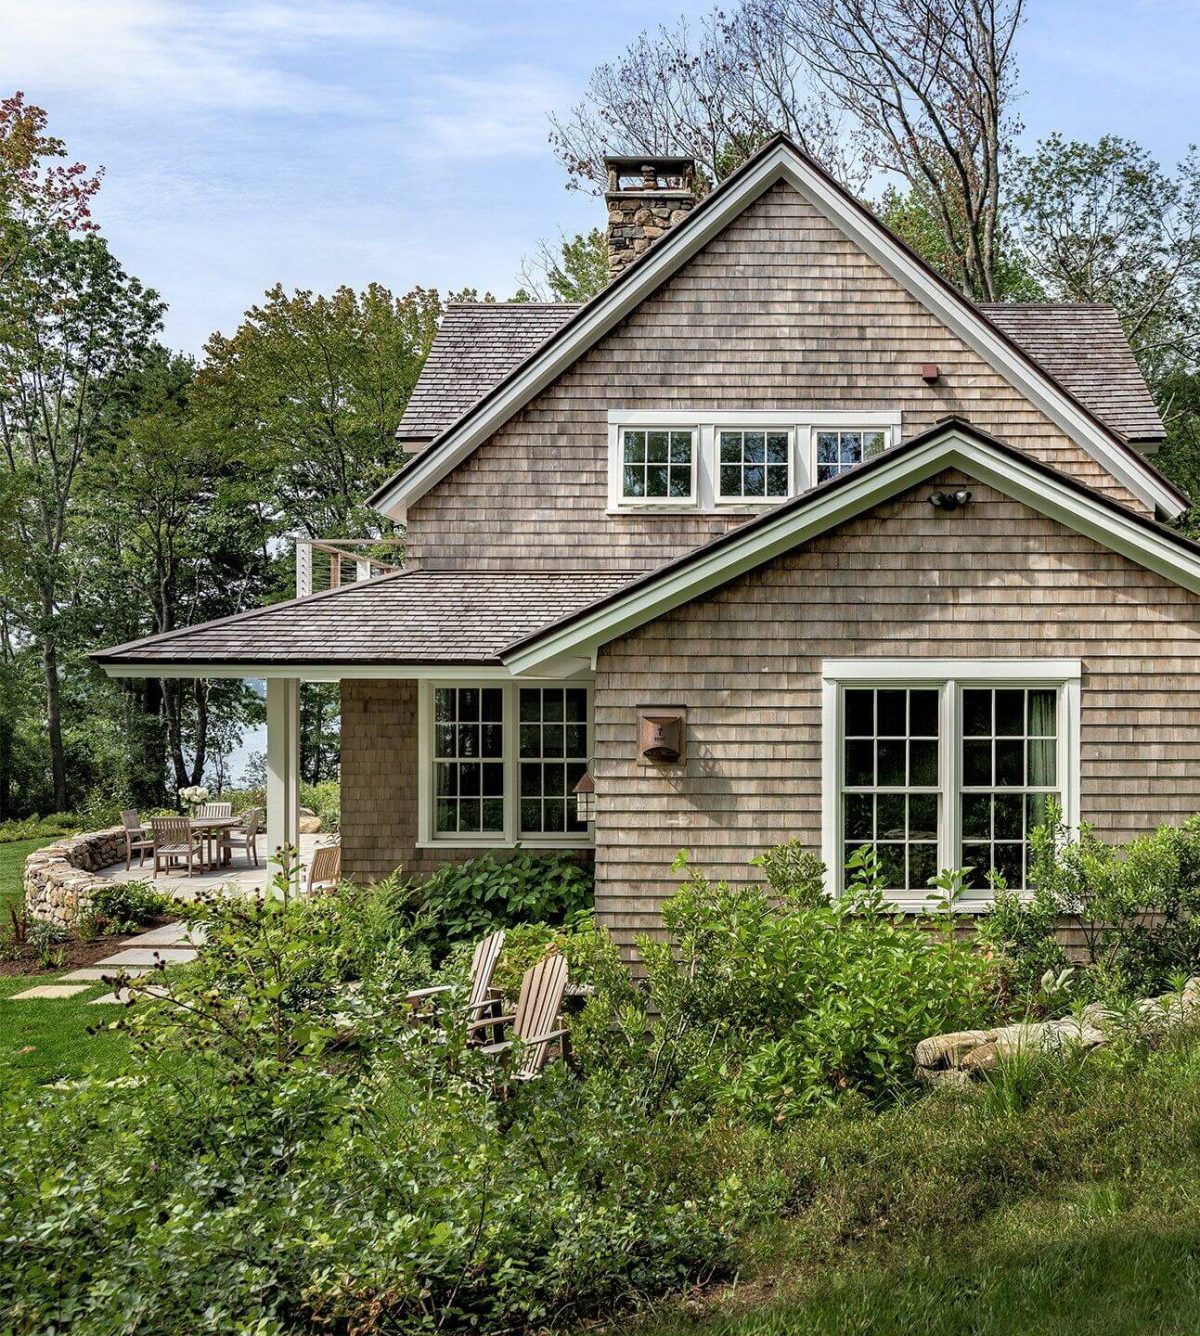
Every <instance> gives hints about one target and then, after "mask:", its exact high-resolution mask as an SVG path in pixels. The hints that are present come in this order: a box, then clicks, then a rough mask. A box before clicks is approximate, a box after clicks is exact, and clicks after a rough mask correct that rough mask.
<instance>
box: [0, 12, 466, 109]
mask: <svg viewBox="0 0 1200 1336" xmlns="http://www.w3.org/2000/svg"><path fill="white" fill-rule="evenodd" d="M462 38H463V30H462V29H461V27H460V26H459V25H458V24H457V23H456V22H455V21H453V20H447V19H443V18H438V17H432V16H429V15H426V14H423V13H421V12H420V11H419V10H415V9H412V8H409V7H407V6H402V5H396V4H389V3H387V2H386V0H349V2H348V3H344V4H338V3H334V2H333V0H325V2H324V3H322V2H321V0H314V3H292V4H287V3H262V4H251V5H245V4H237V3H232V4H231V3H212V0H199V3H197V0H40V3H37V4H31V3H29V0H0V50H3V51H4V52H5V57H6V59H5V82H6V83H7V84H8V85H10V86H13V87H22V88H28V89H33V90H36V93H37V95H38V96H42V95H43V94H42V90H44V89H49V90H54V91H58V90H66V91H70V92H77V91H80V90H86V91H87V93H88V94H89V96H91V97H93V98H104V99H106V100H108V101H109V103H110V104H115V105H118V106H122V107H125V108H141V107H146V108H163V107H172V106H174V107H184V108H192V109H213V110H226V111H230V110H248V109H261V110H282V111H288V112H291V113H297V112H317V111H328V110H330V109H333V108H337V107H349V106H355V107H359V106H361V105H362V102H361V98H360V95H359V94H358V93H357V92H356V90H355V89H354V88H353V87H352V86H350V85H349V84H348V83H344V84H339V83H338V82H337V81H336V80H333V79H326V78H324V77H317V76H314V75H313V74H310V73H307V72H305V71H304V70H303V69H300V68H297V66H298V65H299V64H300V63H301V62H300V61H299V60H298V59H297V57H298V56H301V55H304V54H312V55H315V56H316V57H318V58H319V59H318V61H315V62H313V64H314V65H315V67H316V68H320V58H324V57H328V56H330V55H333V54H337V53H340V52H343V51H352V50H353V49H354V48H356V47H361V46H363V45H364V44H371V45H372V46H374V47H380V46H384V47H386V48H388V49H391V50H394V51H396V52H413V51H437V50H442V49H446V48H448V47H451V46H453V45H454V44H455V43H456V42H457V41H460V40H462Z"/></svg>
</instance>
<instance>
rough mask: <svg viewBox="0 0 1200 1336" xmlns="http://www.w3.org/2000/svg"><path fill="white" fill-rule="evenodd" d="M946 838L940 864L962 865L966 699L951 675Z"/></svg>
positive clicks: (945, 718)
mask: <svg viewBox="0 0 1200 1336" xmlns="http://www.w3.org/2000/svg"><path fill="white" fill-rule="evenodd" d="M942 697H943V700H942V724H943V727H942V737H943V744H942V746H943V751H942V776H943V779H942V838H941V842H940V845H939V848H938V865H939V868H942V869H945V868H957V867H961V866H962V830H961V826H962V816H961V801H960V798H959V791H960V787H961V774H960V765H959V757H960V748H959V737H960V735H961V732H962V701H961V694H960V692H959V689H958V682H957V680H956V679H954V678H951V679H950V680H949V681H947V682H945V683H944V684H943V686H942Z"/></svg>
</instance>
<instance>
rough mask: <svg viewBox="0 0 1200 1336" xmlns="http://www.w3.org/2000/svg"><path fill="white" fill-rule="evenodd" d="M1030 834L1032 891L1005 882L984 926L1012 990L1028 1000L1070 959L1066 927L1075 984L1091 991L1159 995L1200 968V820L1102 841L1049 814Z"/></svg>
mask: <svg viewBox="0 0 1200 1336" xmlns="http://www.w3.org/2000/svg"><path fill="white" fill-rule="evenodd" d="M1052 817H1053V819H1052V820H1051V822H1050V823H1049V824H1048V825H1046V826H1044V827H1041V828H1039V829H1037V830H1035V831H1034V832H1033V833H1032V836H1031V843H1032V847H1033V860H1032V865H1031V872H1030V875H1031V880H1032V882H1033V885H1034V891H1033V894H1032V895H1031V896H1030V897H1028V898H1027V899H1024V900H1023V899H1022V898H1021V897H1019V896H1018V895H1017V894H1016V893H1015V892H1012V891H1009V890H1007V889H1006V888H1005V887H1004V886H1003V885H998V886H997V887H996V888H995V901H994V905H993V908H992V910H991V911H990V912H989V914H988V915H987V916H986V917H985V918H984V919H983V920H982V922H981V924H980V938H981V941H982V942H983V944H984V945H986V946H987V947H989V948H990V949H991V950H992V951H993V952H994V953H995V954H996V957H997V960H998V962H999V964H1000V966H1001V968H1002V970H1003V973H1004V977H1005V979H1006V982H1007V988H1008V992H1009V995H1010V996H1012V997H1015V998H1030V997H1032V996H1034V995H1035V994H1036V993H1037V991H1038V986H1039V981H1040V980H1041V978H1042V976H1043V975H1044V973H1045V972H1046V971H1047V970H1053V971H1054V972H1056V973H1057V972H1059V971H1061V970H1062V969H1064V968H1065V967H1066V965H1067V963H1068V962H1067V956H1066V952H1065V950H1064V949H1063V947H1062V945H1061V944H1060V942H1059V940H1058V935H1059V932H1060V929H1061V927H1062V926H1063V925H1064V924H1065V925H1066V926H1068V927H1072V928H1074V929H1075V930H1076V933H1077V935H1078V936H1079V938H1080V939H1081V941H1082V943H1083V949H1084V965H1085V966H1086V968H1085V969H1084V970H1083V971H1082V973H1081V975H1080V977H1079V979H1078V981H1077V986H1078V990H1079V991H1082V992H1083V993H1085V994H1087V995H1090V996H1095V997H1099V996H1109V997H1114V996H1120V997H1136V996H1143V995H1146V994H1148V993H1156V992H1161V991H1163V990H1164V989H1165V988H1167V987H1168V986H1169V985H1170V983H1171V980H1172V978H1173V977H1174V976H1175V975H1176V974H1178V973H1180V972H1181V971H1182V972H1184V973H1195V972H1196V971H1197V969H1200V817H1192V818H1191V819H1190V820H1189V821H1187V822H1185V823H1184V824H1183V825H1182V826H1161V827H1159V829H1158V830H1156V831H1155V832H1154V833H1153V834H1151V835H1144V836H1140V837H1139V838H1137V839H1134V840H1131V841H1130V842H1129V843H1128V844H1123V845H1122V844H1106V843H1105V842H1104V841H1103V840H1101V839H1099V838H1098V837H1097V836H1096V834H1095V832H1094V831H1093V830H1092V828H1091V827H1090V826H1089V825H1087V824H1086V823H1085V824H1083V825H1082V826H1081V827H1080V829H1079V831H1078V833H1077V834H1072V833H1070V832H1069V831H1068V830H1067V828H1066V827H1065V826H1064V825H1063V824H1062V823H1061V821H1060V820H1059V818H1058V813H1053V814H1052Z"/></svg>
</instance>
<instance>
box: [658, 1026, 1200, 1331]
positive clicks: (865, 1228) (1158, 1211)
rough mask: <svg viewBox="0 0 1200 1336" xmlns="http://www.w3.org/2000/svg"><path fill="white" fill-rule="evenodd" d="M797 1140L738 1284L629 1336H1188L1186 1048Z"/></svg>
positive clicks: (1196, 1154) (1192, 1095)
mask: <svg viewBox="0 0 1200 1336" xmlns="http://www.w3.org/2000/svg"><path fill="white" fill-rule="evenodd" d="M1105 1061H1108V1060H1107V1059H1092V1060H1090V1066H1089V1064H1084V1065H1082V1066H1081V1067H1080V1069H1079V1070H1078V1071H1075V1072H1072V1071H1068V1072H1067V1073H1066V1075H1065V1076H1062V1075H1060V1076H1054V1075H1051V1076H1049V1077H1047V1078H1046V1085H1045V1087H1044V1088H1042V1089H1036V1088H1035V1089H1033V1090H1031V1091H1028V1092H1024V1093H1021V1092H1018V1093H1017V1094H1016V1095H1015V1096H1014V1092H1013V1091H1012V1090H1011V1089H1009V1090H1000V1091H997V1092H996V1093H995V1095H994V1096H991V1095H989V1092H988V1091H986V1090H985V1091H983V1092H976V1093H974V1094H973V1095H972V1096H971V1097H970V1099H967V1098H966V1097H965V1096H964V1097H951V1098H949V1099H946V1100H939V1099H932V1100H923V1101H919V1102H917V1103H916V1104H914V1105H912V1106H911V1107H910V1108H907V1109H900V1110H896V1111H894V1112H892V1113H888V1114H886V1115H884V1116H882V1117H879V1118H869V1119H866V1120H864V1121H863V1122H861V1123H858V1124H855V1123H849V1124H846V1125H844V1126H842V1127H840V1128H839V1127H837V1126H836V1124H828V1125H825V1126H820V1125H819V1124H818V1123H817V1122H814V1124H813V1125H812V1127H811V1128H809V1129H795V1130H794V1132H793V1133H791V1134H789V1135H791V1136H792V1138H793V1141H794V1144H793V1145H792V1146H791V1147H789V1146H788V1145H787V1144H786V1142H785V1143H782V1144H781V1146H780V1167H781V1168H782V1169H783V1170H784V1172H785V1174H786V1177H787V1179H788V1180H789V1181H790V1182H791V1184H792V1193H793V1194H794V1196H793V1200H792V1201H791V1202H790V1203H788V1204H787V1205H786V1206H785V1207H784V1209H783V1210H782V1211H781V1213H780V1215H779V1218H778V1219H776V1220H774V1221H772V1222H770V1224H769V1225H767V1226H764V1227H760V1228H759V1229H758V1230H757V1231H756V1232H755V1233H754V1234H753V1235H752V1236H751V1237H750V1239H749V1240H746V1241H744V1244H743V1247H742V1248H741V1249H740V1258H741V1270H740V1275H739V1278H738V1283H737V1284H736V1285H734V1286H729V1287H726V1288H725V1289H724V1290H722V1291H718V1292H713V1293H709V1294H708V1295H706V1296H704V1298H703V1301H702V1302H701V1303H700V1305H699V1306H698V1307H699V1311H697V1305H696V1304H689V1305H686V1306H685V1305H677V1304H670V1305H667V1306H666V1307H665V1308H663V1309H661V1310H660V1311H659V1312H658V1313H657V1315H655V1316H653V1317H651V1318H649V1319H647V1320H646V1321H645V1322H643V1323H642V1324H640V1325H639V1326H638V1328H637V1330H638V1333H639V1336H804V1334H807V1333H813V1336H825V1334H826V1333H828V1334H829V1336H833V1334H834V1333H838V1336H841V1333H857V1332H862V1333H868V1332H869V1333H872V1336H876V1334H879V1336H918V1334H924V1333H929V1334H930V1336H959V1334H960V1333H962V1334H963V1336H966V1334H967V1333H969V1334H970V1336H1007V1334H1008V1333H1013V1332H1020V1333H1022V1334H1023V1336H1026V1334H1030V1333H1032V1334H1034V1336H1134V1334H1135V1333H1137V1336H1143V1334H1144V1333H1153V1334H1156V1336H1174V1334H1175V1333H1180V1334H1182V1333H1191V1332H1196V1331H1200V1051H1198V1050H1197V1048H1196V1047H1195V1043H1194V1041H1191V1042H1189V1043H1188V1044H1187V1045H1185V1046H1184V1047H1183V1048H1182V1049H1181V1050H1179V1051H1172V1052H1164V1053H1162V1054H1157V1055H1152V1056H1151V1057H1150V1059H1149V1060H1148V1062H1147V1063H1146V1064H1145V1066H1144V1067H1142V1068H1141V1069H1138V1068H1137V1067H1132V1068H1131V1069H1130V1070H1128V1071H1123V1070H1120V1069H1116V1070H1112V1069H1109V1070H1105V1069H1104V1063H1105Z"/></svg>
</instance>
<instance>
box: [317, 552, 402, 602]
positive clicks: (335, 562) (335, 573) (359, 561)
mask: <svg viewBox="0 0 1200 1336" xmlns="http://www.w3.org/2000/svg"><path fill="white" fill-rule="evenodd" d="M391 554H394V556H393V555H391ZM403 559H404V540H403V539H402V538H297V539H296V597H297V598H303V597H304V596H305V595H306V594H316V593H319V592H320V591H321V590H323V589H339V588H340V587H341V586H342V585H346V584H355V583H357V582H359V581H361V580H370V579H373V578H374V577H375V576H376V575H386V574H387V572H388V571H398V570H399V569H400V567H401V566H402V565H403Z"/></svg>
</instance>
